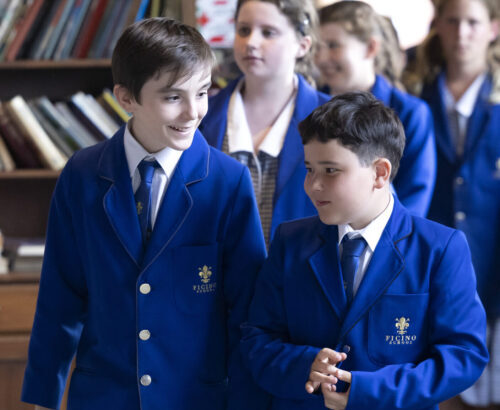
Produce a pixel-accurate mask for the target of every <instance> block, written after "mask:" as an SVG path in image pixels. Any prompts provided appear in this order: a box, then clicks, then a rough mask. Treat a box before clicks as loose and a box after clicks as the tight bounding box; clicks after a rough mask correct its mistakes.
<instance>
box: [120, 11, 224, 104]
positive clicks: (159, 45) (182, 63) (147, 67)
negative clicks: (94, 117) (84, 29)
mask: <svg viewBox="0 0 500 410" xmlns="http://www.w3.org/2000/svg"><path fill="white" fill-rule="evenodd" d="M215 63H216V59H215V56H214V53H213V51H212V49H211V48H210V46H209V45H208V44H207V42H206V41H205V39H204V38H203V37H202V35H201V34H200V33H199V32H198V31H197V30H196V29H195V28H193V27H190V26H188V25H186V24H183V23H181V22H179V21H176V20H172V19H168V18H163V17H155V18H149V19H144V20H141V21H138V22H136V23H134V24H132V25H130V26H129V27H128V28H127V29H125V31H124V32H123V34H122V35H121V36H120V38H119V39H118V42H117V44H116V46H115V49H114V51H113V57H112V60H111V69H112V73H113V82H114V84H115V85H116V84H119V85H122V86H124V87H125V88H126V89H127V90H129V91H130V93H131V94H132V95H133V97H134V99H135V100H136V101H137V102H139V103H140V94H141V89H142V87H143V86H144V83H146V82H147V81H148V80H149V79H150V78H152V77H154V76H157V75H159V74H161V73H165V72H168V73H172V76H171V77H170V81H171V83H170V84H165V85H166V86H167V87H168V86H171V85H173V84H174V83H176V82H177V81H178V80H180V79H183V78H188V77H189V76H191V75H192V74H194V73H195V72H197V71H199V70H200V69H206V70H207V71H209V70H211V69H212V68H213V67H214V66H215Z"/></svg>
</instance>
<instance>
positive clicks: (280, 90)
mask: <svg viewBox="0 0 500 410" xmlns="http://www.w3.org/2000/svg"><path fill="white" fill-rule="evenodd" d="M316 30H317V14H316V10H315V8H314V5H313V4H312V2H311V1H310V0H275V1H273V0H239V1H238V3H237V8H236V14H235V40H234V56H235V61H236V63H237V64H238V67H239V68H240V70H241V71H242V73H243V75H242V76H241V77H240V78H238V79H237V80H235V81H233V82H231V83H230V84H229V85H228V86H227V87H226V88H225V89H223V90H221V91H220V92H219V93H218V94H217V95H216V96H214V97H212V98H211V99H210V100H209V110H208V114H207V115H206V117H205V119H204V120H203V122H202V124H201V127H200V128H201V130H202V132H203V135H204V136H205V137H206V139H207V141H208V143H209V144H210V145H212V146H214V147H216V148H218V149H221V150H223V151H224V152H226V153H228V154H229V155H231V156H232V157H234V158H236V159H237V160H238V161H240V162H242V163H244V164H245V165H247V166H248V168H249V170H250V173H251V175H252V180H253V185H254V190H255V194H256V198H257V202H258V206H259V210H260V216H261V221H262V228H263V231H264V236H265V238H266V242H267V243H268V244H269V242H270V239H271V238H272V236H273V234H274V231H275V229H276V227H277V226H278V225H279V224H280V223H281V222H283V221H286V220H289V219H295V218H299V217H305V216H309V215H314V214H316V211H315V209H314V207H313V205H312V203H311V202H310V200H309V199H308V198H307V196H306V194H305V192H304V189H303V182H304V177H305V174H306V170H305V166H304V153H303V148H302V142H301V139H300V135H299V132H298V129H297V124H298V123H299V122H300V121H301V120H302V119H304V118H305V117H306V116H307V115H308V114H309V113H310V112H311V111H312V110H313V109H314V108H316V107H317V106H318V105H321V104H322V103H323V102H326V101H328V100H329V97H328V96H327V95H325V94H322V93H320V92H318V91H316V90H315V89H314V88H313V87H312V86H311V85H310V84H309V83H308V82H307V81H306V77H310V76H311V75H312V73H311V67H312V66H313V63H312V50H313V48H314V45H315V43H316V38H317V33H316Z"/></svg>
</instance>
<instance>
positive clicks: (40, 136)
mask: <svg viewBox="0 0 500 410" xmlns="http://www.w3.org/2000/svg"><path fill="white" fill-rule="evenodd" d="M6 107H7V109H8V110H9V113H10V114H11V115H12V118H13V119H14V120H15V121H17V123H18V124H19V126H20V127H21V128H23V129H24V131H25V132H26V134H27V135H28V136H29V137H30V138H31V141H32V143H33V145H34V146H35V147H36V149H37V151H38V152H39V155H40V159H41V160H42V162H43V163H44V165H46V166H47V167H49V168H50V169H54V170H60V169H62V168H63V167H64V165H65V164H66V158H65V157H64V156H63V155H62V153H61V152H60V151H59V150H58V149H57V147H56V146H55V145H54V143H53V142H52V141H51V139H50V137H49V136H48V135H47V133H46V132H45V131H44V130H43V128H42V126H41V125H40V124H39V122H38V121H37V120H36V118H35V116H34V115H33V113H32V112H31V110H30V109H29V107H28V104H27V103H26V101H25V100H24V98H22V97H21V96H19V95H17V96H15V97H14V98H12V99H11V100H9V101H8V102H7V103H6Z"/></svg>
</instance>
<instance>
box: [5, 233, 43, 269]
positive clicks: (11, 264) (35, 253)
mask: <svg viewBox="0 0 500 410" xmlns="http://www.w3.org/2000/svg"><path fill="white" fill-rule="evenodd" d="M2 242H3V244H4V246H3V251H2V248H1V246H0V274H2V273H8V272H18V273H23V272H38V273H39V272H40V271H41V269H42V263H43V254H44V252H45V240H44V239H43V238H12V237H5V238H2V236H1V233H0V245H1V243H2Z"/></svg>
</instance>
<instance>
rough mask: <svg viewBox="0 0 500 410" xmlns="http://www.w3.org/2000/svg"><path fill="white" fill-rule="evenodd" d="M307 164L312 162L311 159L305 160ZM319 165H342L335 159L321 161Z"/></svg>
mask: <svg viewBox="0 0 500 410" xmlns="http://www.w3.org/2000/svg"><path fill="white" fill-rule="evenodd" d="M304 163H305V164H310V162H309V161H304ZM318 165H340V164H339V163H338V162H335V161H319V162H318Z"/></svg>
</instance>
